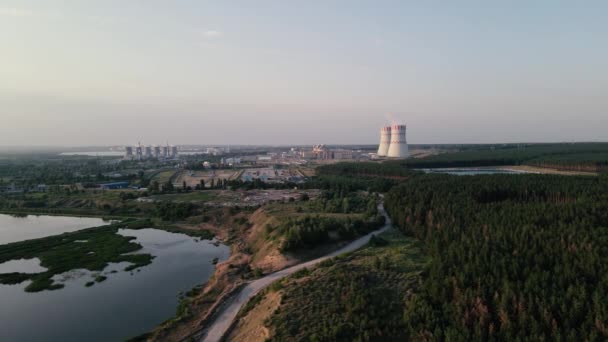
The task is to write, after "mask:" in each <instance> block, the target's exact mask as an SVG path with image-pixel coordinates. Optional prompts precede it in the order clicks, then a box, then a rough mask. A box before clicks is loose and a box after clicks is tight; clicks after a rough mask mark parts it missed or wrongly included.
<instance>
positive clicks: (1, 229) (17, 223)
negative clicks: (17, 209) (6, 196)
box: [0, 214, 111, 245]
mask: <svg viewBox="0 0 608 342" xmlns="http://www.w3.org/2000/svg"><path fill="white" fill-rule="evenodd" d="M110 223H111V221H106V220H103V219H100V218H95V217H68V216H49V215H27V216H13V215H4V214H0V245H4V244H7V243H10V242H17V241H23V240H31V239H37V238H42V237H47V236H51V235H58V234H61V233H67V232H74V231H77V230H81V229H84V228H90V227H98V226H104V225H107V224H110Z"/></svg>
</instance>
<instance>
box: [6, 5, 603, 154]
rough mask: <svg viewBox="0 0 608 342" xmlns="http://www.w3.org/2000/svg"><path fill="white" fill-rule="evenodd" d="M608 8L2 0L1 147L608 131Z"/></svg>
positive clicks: (575, 137) (540, 136)
mask: <svg viewBox="0 0 608 342" xmlns="http://www.w3.org/2000/svg"><path fill="white" fill-rule="evenodd" d="M607 13H608V2H606V1H585V2H584V3H578V2H574V1H559V0H552V1H549V0H545V1H533V2H532V1H507V2H497V1H449V2H448V1H436V2H435V1H429V2H426V1H424V2H422V1H420V2H414V1H412V2H409V1H327V0H323V1H321V0H319V1H298V2H292V1H278V0H277V1H200V0H187V1H186V0H175V1H154V0H150V1H143V0H142V1H135V0H134V1H124V0H97V1H93V0H91V1H46V0H38V1H35V0H0V145H65V146H73V145H119V144H133V143H137V142H138V141H141V142H142V143H145V144H160V143H165V142H167V141H168V142H169V143H171V144H314V143H326V144H374V143H377V142H378V140H379V133H378V131H379V129H380V127H381V126H383V125H385V124H390V122H391V121H398V122H404V123H406V124H407V125H408V141H409V142H411V143H491V142H519V141H526V142H541V141H600V140H603V141H605V140H608V133H607V132H608V94H607V91H608V44H606V39H607V37H608V20H606V14H607Z"/></svg>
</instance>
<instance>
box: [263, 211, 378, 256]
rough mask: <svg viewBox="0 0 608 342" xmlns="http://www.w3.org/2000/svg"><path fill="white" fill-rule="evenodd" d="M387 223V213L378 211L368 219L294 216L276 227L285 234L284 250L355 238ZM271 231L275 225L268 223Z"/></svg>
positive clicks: (282, 249) (282, 248) (280, 232)
mask: <svg viewBox="0 0 608 342" xmlns="http://www.w3.org/2000/svg"><path fill="white" fill-rule="evenodd" d="M382 225H384V216H382V215H376V216H373V217H371V218H368V219H362V218H351V217H346V218H335V217H322V216H305V217H301V218H291V219H288V220H287V221H286V222H285V223H282V224H281V225H280V226H278V227H276V231H277V232H278V234H280V235H281V236H283V237H284V239H283V243H282V245H281V247H280V249H281V251H283V252H285V251H293V250H297V249H301V248H312V247H316V246H318V245H320V244H323V243H328V242H332V241H340V240H351V239H353V238H355V237H357V236H360V235H364V234H367V233H369V232H371V231H373V230H376V229H378V228H379V227H381V226H382ZM267 229H268V230H269V233H270V232H272V231H274V230H275V228H273V227H270V226H268V227H267Z"/></svg>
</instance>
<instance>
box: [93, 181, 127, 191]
mask: <svg viewBox="0 0 608 342" xmlns="http://www.w3.org/2000/svg"><path fill="white" fill-rule="evenodd" d="M128 187H129V182H114V183H104V184H99V188H101V189H104V190H115V189H126V188H128Z"/></svg>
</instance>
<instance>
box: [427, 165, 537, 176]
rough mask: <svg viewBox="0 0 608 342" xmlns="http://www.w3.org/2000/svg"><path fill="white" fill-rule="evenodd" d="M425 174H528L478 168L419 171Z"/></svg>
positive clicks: (516, 171) (518, 171)
mask: <svg viewBox="0 0 608 342" xmlns="http://www.w3.org/2000/svg"><path fill="white" fill-rule="evenodd" d="M419 171H423V172H425V173H445V174H450V175H457V176H475V175H494V174H508V175H520V174H525V173H529V172H526V171H520V170H509V169H491V168H478V167H471V168H468V167H461V168H437V169H419Z"/></svg>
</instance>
